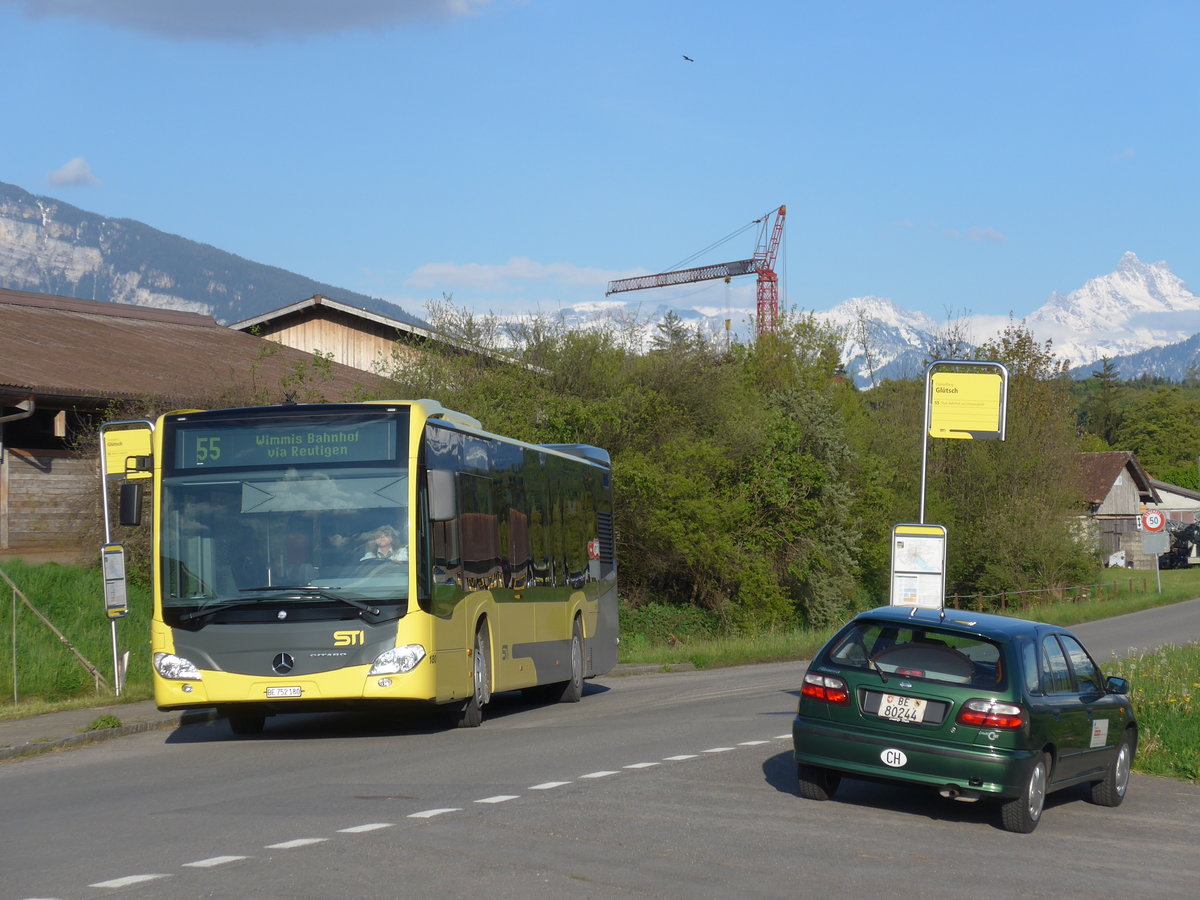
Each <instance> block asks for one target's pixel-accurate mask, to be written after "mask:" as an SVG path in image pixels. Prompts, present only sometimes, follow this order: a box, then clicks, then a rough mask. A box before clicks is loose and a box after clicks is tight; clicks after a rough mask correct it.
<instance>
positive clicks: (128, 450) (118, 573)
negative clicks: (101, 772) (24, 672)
mask: <svg viewBox="0 0 1200 900" xmlns="http://www.w3.org/2000/svg"><path fill="white" fill-rule="evenodd" d="M153 434H154V423H153V422H150V421H149V420H147V419H135V420H129V421H123V422H105V423H104V424H103V425H101V426H100V496H101V502H102V506H103V510H104V546H103V547H102V548H101V549H100V562H101V570H102V571H103V574H104V614H105V615H106V616H107V617H108V621H109V631H110V633H111V636H112V655H113V691H114V693H115V694H116V696H118V697H120V696H121V688H122V687H123V686H124V683H125V670H126V664H127V662H128V659H129V654H128V653H126V654H125V655H124V657H122V656H121V655H120V653H119V651H118V648H117V620H118V619H121V618H124V617H125V616H126V615H127V614H128V613H129V601H128V591H127V582H126V578H125V546H124V545H123V544H119V543H114V542H113V539H112V522H111V521H110V516H109V503H108V494H109V485H110V484H111V483H112V482H114V481H115V482H120V483H121V511H120V514H121V524H122V525H129V524H135V523H133V522H132V521H126V518H127V517H128V516H129V512H128V510H127V507H134V508H135V509H136V512H137V515H138V516H139V517H140V511H141V492H142V485H141V484H140V483H139V482H140V481H141V480H144V479H147V478H149V477H150V475H151V472H150V464H149V460H150V459H151V453H152V452H153V451H152V437H153Z"/></svg>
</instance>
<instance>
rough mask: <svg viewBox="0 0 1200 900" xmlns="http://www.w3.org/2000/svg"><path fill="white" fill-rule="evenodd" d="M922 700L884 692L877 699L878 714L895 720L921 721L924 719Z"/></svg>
mask: <svg viewBox="0 0 1200 900" xmlns="http://www.w3.org/2000/svg"><path fill="white" fill-rule="evenodd" d="M925 707H926V703H925V701H924V700H918V699H917V698H916V697H904V696H901V695H899V694H884V695H883V698H882V699H881V700H880V701H879V715H880V717H881V718H884V719H891V720H893V721H895V722H921V721H923V720H924V719H925Z"/></svg>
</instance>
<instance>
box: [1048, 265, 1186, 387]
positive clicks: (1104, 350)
mask: <svg viewBox="0 0 1200 900" xmlns="http://www.w3.org/2000/svg"><path fill="white" fill-rule="evenodd" d="M1026 324H1027V325H1028V326H1029V329H1030V330H1031V331H1032V332H1033V333H1034V334H1035V335H1036V336H1037V337H1038V338H1039V339H1041V340H1046V339H1051V340H1053V342H1054V344H1053V346H1054V351H1055V353H1056V354H1057V355H1058V356H1059V357H1060V358H1062V359H1066V360H1069V361H1070V363H1071V365H1072V366H1073V367H1074V366H1078V367H1086V366H1090V365H1091V364H1093V363H1095V362H1096V361H1098V360H1099V359H1101V358H1102V357H1110V358H1112V357H1117V356H1121V357H1128V356H1131V355H1133V354H1137V353H1139V352H1141V351H1144V350H1149V349H1151V348H1153V347H1163V346H1166V345H1169V344H1177V343H1179V342H1181V341H1185V340H1187V339H1188V338H1189V337H1191V336H1192V335H1194V334H1196V333H1197V332H1200V297H1197V296H1196V295H1195V294H1193V293H1192V292H1191V291H1190V290H1188V288H1187V285H1185V284H1184V283H1183V281H1182V280H1181V279H1180V278H1179V277H1178V276H1177V275H1175V273H1173V272H1172V271H1171V269H1170V267H1168V265H1167V264H1166V263H1165V262H1157V263H1144V262H1142V261H1141V260H1139V259H1138V258H1137V256H1136V254H1134V253H1126V254H1125V255H1124V256H1123V257H1121V261H1120V262H1119V263H1118V264H1117V267H1116V269H1115V270H1113V271H1112V272H1111V273H1109V274H1108V275H1101V276H1100V277H1098V278H1093V279H1091V280H1090V281H1088V282H1087V283H1086V284H1084V286H1083V287H1081V288H1079V289H1078V290H1075V291H1072V292H1071V293H1070V294H1067V295H1066V296H1065V297H1064V296H1063V295H1062V294H1060V293H1057V292H1055V293H1053V294H1051V295H1050V299H1049V300H1047V301H1046V303H1045V304H1044V305H1043V306H1042V307H1041V308H1040V309H1038V310H1036V311H1035V312H1034V313H1032V314H1031V315H1030V316H1029V317H1028V318H1027V319H1026ZM1125 377H1135V376H1132V375H1126V376H1125Z"/></svg>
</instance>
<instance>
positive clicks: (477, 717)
mask: <svg viewBox="0 0 1200 900" xmlns="http://www.w3.org/2000/svg"><path fill="white" fill-rule="evenodd" d="M488 645H489V641H488V627H487V622H486V621H485V622H480V624H479V628H478V629H476V631H475V650H474V652H473V653H472V655H471V696H470V697H468V698H467V702H466V703H464V704H463V707H462V711H461V712H459V714H458V727H459V728H478V727H479V726H480V725H482V724H483V708H484V707H485V706H486V705H487V703H488V701H489V700H491V699H492V661H491V657H490V655H489V653H488Z"/></svg>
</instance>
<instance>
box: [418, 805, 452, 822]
mask: <svg viewBox="0 0 1200 900" xmlns="http://www.w3.org/2000/svg"><path fill="white" fill-rule="evenodd" d="M452 812H462V807H461V806H450V807H447V808H445V809H425V810H422V811H421V812H415V813H412V814H411V815H409V818H410V819H432V818H433V817H434V816H442V815H445V814H446V813H452Z"/></svg>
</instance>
